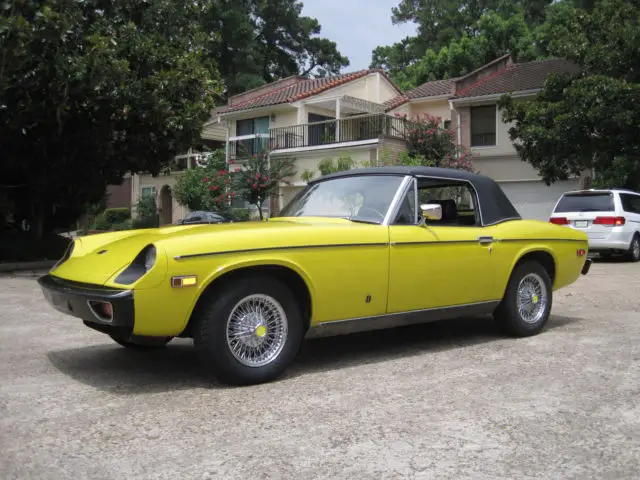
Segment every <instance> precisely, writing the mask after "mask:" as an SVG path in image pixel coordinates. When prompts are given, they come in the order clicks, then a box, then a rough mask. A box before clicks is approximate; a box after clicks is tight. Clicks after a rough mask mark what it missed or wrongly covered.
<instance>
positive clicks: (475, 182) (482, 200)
mask: <svg viewBox="0 0 640 480" xmlns="http://www.w3.org/2000/svg"><path fill="white" fill-rule="evenodd" d="M362 175H411V176H414V177H433V178H438V179H447V178H449V179H451V180H456V181H461V180H462V181H467V182H469V183H470V184H471V185H472V186H473V188H474V189H475V191H476V192H477V194H478V203H479V210H480V214H481V218H482V225H492V224H495V223H499V222H502V221H505V220H517V219H521V218H522V217H521V216H520V214H519V213H518V211H517V210H516V208H515V207H514V206H513V204H512V203H511V201H510V200H509V198H508V197H507V195H506V194H505V193H504V192H503V191H502V188H501V187H500V185H498V183H496V181H495V180H493V179H492V178H489V177H487V176H484V175H480V174H477V173H469V172H465V171H462V170H452V169H448V168H436V167H370V168H356V169H353V170H346V171H343V172H337V173H332V174H329V175H326V176H324V177H320V178H318V179H316V180H312V181H311V182H309V185H313V184H315V183H318V182H324V181H327V180H331V179H333V178H341V177H348V176H362Z"/></svg>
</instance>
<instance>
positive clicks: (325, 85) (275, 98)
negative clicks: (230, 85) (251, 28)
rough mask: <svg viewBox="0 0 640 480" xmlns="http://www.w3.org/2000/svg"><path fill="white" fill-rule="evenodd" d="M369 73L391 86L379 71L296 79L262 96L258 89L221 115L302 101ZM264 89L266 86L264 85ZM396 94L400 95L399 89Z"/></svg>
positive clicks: (383, 73)
mask: <svg viewBox="0 0 640 480" xmlns="http://www.w3.org/2000/svg"><path fill="white" fill-rule="evenodd" d="M371 73H381V74H382V75H384V76H385V78H387V79H388V80H389V82H390V83H391V84H393V82H392V81H391V80H390V79H389V77H388V76H387V75H386V73H385V72H384V71H382V70H380V69H369V70H360V71H357V72H352V73H345V74H341V75H334V76H331V77H324V78H301V77H297V81H295V82H293V83H292V82H289V83H287V84H285V85H284V86H283V87H282V88H276V89H273V88H270V89H269V90H268V91H267V92H266V93H264V94H260V92H259V90H260V89H257V90H256V92H255V93H256V95H252V96H251V97H249V98H248V99H246V100H242V101H240V102H238V103H232V104H231V105H229V106H227V107H226V109H225V110H224V112H223V113H229V112H237V111H241V110H249V109H253V108H258V107H266V106H270V105H278V104H282V103H291V102H296V101H298V100H302V99H303V98H307V97H310V96H312V95H317V94H319V93H322V92H324V91H326V90H329V89H331V88H335V87H338V86H340V85H343V84H345V83H348V82H351V81H353V80H357V79H358V78H362V77H365V76H367V75H369V74H371ZM270 85H273V84H270ZM265 87H267V86H266V85H265ZM396 89H397V87H396ZM398 93H400V90H399V89H398ZM232 102H233V100H232Z"/></svg>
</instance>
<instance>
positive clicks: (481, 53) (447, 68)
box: [394, 11, 538, 88]
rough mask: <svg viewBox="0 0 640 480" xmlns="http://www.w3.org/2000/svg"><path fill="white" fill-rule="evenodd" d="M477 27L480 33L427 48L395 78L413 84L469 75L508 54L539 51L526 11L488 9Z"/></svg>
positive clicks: (530, 55) (523, 57) (524, 56)
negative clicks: (506, 13)
mask: <svg viewBox="0 0 640 480" xmlns="http://www.w3.org/2000/svg"><path fill="white" fill-rule="evenodd" d="M476 28H477V31H476V34H474V35H471V34H467V33H464V34H463V35H462V36H461V37H460V38H458V39H456V40H453V41H451V42H450V43H449V44H448V45H447V46H445V47H442V48H441V49H440V50H434V49H431V48H429V49H427V50H426V52H425V53H424V55H423V56H422V58H420V59H419V60H418V61H416V62H414V63H413V64H411V65H409V66H407V67H405V68H403V69H402V70H400V71H398V72H396V73H395V74H394V79H395V80H396V81H397V82H398V83H399V84H400V86H401V87H404V88H413V87H416V86H418V85H421V84H423V83H425V82H428V81H432V80H438V79H443V78H455V77H458V76H461V75H465V74H467V73H470V72H472V71H473V70H475V69H477V68H479V67H481V66H482V65H485V64H486V63H488V62H491V61H492V60H495V59H496V58H498V57H500V56H502V55H505V54H511V55H513V56H514V57H515V58H516V59H517V60H518V61H527V60H532V59H534V58H536V57H537V55H538V50H537V47H536V44H535V38H534V32H533V31H532V30H531V29H530V28H529V26H528V25H527V23H526V21H525V19H524V13H523V12H522V11H519V12H517V13H515V14H514V15H512V16H510V17H509V18H506V19H505V18H503V17H502V16H500V15H499V14H498V13H495V12H488V13H486V14H483V15H482V17H481V18H480V19H479V20H478V21H477V22H476Z"/></svg>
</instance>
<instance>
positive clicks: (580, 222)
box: [576, 220, 589, 228]
mask: <svg viewBox="0 0 640 480" xmlns="http://www.w3.org/2000/svg"><path fill="white" fill-rule="evenodd" d="M587 225H589V222H588V221H586V220H576V227H578V228H585V227H586V226H587Z"/></svg>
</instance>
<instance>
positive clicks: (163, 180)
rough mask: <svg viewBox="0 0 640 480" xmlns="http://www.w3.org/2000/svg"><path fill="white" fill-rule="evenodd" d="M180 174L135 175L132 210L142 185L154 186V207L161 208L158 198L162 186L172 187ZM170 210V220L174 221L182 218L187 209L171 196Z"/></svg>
mask: <svg viewBox="0 0 640 480" xmlns="http://www.w3.org/2000/svg"><path fill="white" fill-rule="evenodd" d="M179 175H181V173H180V172H177V173H173V174H171V175H160V176H158V177H153V176H151V175H136V176H135V177H134V181H133V198H132V200H133V208H132V211H135V204H136V203H137V202H138V199H139V198H140V195H141V193H142V189H143V188H144V187H150V186H154V187H156V207H157V208H158V209H161V206H162V202H161V198H160V194H161V191H162V187H164V186H165V185H168V186H169V187H171V188H173V186H174V185H175V184H176V180H177V177H178V176H179ZM171 203H172V208H171V210H172V212H171V221H172V222H173V223H175V222H176V221H178V220H179V219H181V218H183V217H184V216H185V215H186V214H187V213H188V212H189V209H188V208H187V207H184V206H182V205H180V204H179V203H178V202H177V201H176V199H175V198H172V202H171Z"/></svg>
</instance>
